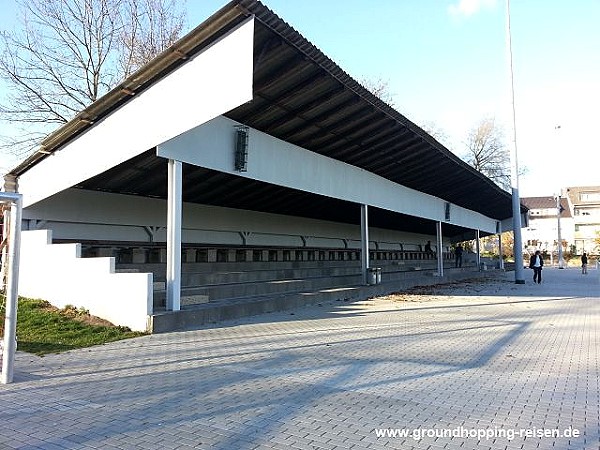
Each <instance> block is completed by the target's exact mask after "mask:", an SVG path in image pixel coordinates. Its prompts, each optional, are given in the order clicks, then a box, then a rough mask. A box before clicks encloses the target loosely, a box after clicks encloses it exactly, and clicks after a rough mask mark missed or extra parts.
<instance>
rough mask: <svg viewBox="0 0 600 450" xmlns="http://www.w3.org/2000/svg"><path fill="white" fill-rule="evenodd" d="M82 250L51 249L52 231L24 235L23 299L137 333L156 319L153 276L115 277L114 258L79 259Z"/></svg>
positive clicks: (63, 246)
mask: <svg viewBox="0 0 600 450" xmlns="http://www.w3.org/2000/svg"><path fill="white" fill-rule="evenodd" d="M80 256H81V246H80V245H79V244H52V232H51V231H49V230H38V231H23V233H22V234H21V263H20V269H19V295H21V296H24V297H29V298H42V299H44V300H47V301H49V302H50V303H52V304H53V305H54V306H57V307H59V308H62V307H64V306H65V305H69V304H70V305H73V306H76V307H84V308H85V309H88V310H89V311H90V314H93V315H95V316H99V317H102V318H104V319H106V320H109V321H111V322H113V323H114V324H115V325H123V326H127V327H129V328H131V329H132V330H136V331H144V330H146V326H147V320H148V316H149V315H150V314H151V313H152V295H153V291H152V274H150V273H114V268H115V260H114V258H81V257H80Z"/></svg>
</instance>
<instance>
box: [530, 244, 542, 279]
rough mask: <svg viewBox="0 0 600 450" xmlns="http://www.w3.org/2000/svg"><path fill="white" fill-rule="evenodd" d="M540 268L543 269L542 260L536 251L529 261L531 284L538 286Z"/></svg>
mask: <svg viewBox="0 0 600 450" xmlns="http://www.w3.org/2000/svg"><path fill="white" fill-rule="evenodd" d="M542 267H544V258H542V255H540V251H539V250H536V251H535V254H534V255H532V256H531V258H530V259H529V268H530V269H533V282H534V283H537V284H540V283H541V282H542Z"/></svg>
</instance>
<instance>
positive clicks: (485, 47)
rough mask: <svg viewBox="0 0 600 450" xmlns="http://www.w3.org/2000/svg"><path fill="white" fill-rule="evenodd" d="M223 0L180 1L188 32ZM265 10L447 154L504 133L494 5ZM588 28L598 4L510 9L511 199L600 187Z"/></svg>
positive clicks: (277, 5) (500, 15)
mask: <svg viewBox="0 0 600 450" xmlns="http://www.w3.org/2000/svg"><path fill="white" fill-rule="evenodd" d="M226 3H227V2H226V1H224V0H187V10H188V22H189V28H190V29H191V28H193V27H194V26H196V25H197V24H199V23H201V22H202V21H203V20H204V19H206V18H207V17H208V16H209V15H210V14H212V13H213V12H215V11H217V10H218V9H219V8H220V7H222V6H224V5H225V4H226ZM264 3H265V4H266V5H267V6H268V7H269V8H270V9H272V10H273V11H274V12H275V13H276V14H278V15H279V16H280V17H282V18H283V19H284V20H285V21H286V22H288V23H289V24H290V25H291V26H293V27H294V28H295V29H296V30H298V31H299V32H300V33H301V34H303V35H304V36H305V37H306V38H307V39H308V40H309V41H311V42H312V43H313V44H314V45H316V46H317V47H318V48H319V49H321V50H322V51H323V52H324V53H325V54H326V55H327V56H329V57H330V58H331V59H333V60H334V61H335V62H336V63H337V64H339V65H340V66H341V67H342V68H343V69H344V70H345V71H347V72H348V73H349V74H350V75H351V76H353V77H355V78H359V79H360V78H363V77H366V78H370V79H378V78H380V79H383V80H385V81H387V82H388V83H389V86H390V91H391V93H392V94H393V95H394V101H395V106H396V108H397V109H398V110H399V111H400V112H401V113H402V114H404V115H405V116H406V117H408V118H409V119H411V120H412V121H414V122H416V123H418V124H426V123H429V124H434V125H435V126H436V127H437V128H439V129H442V130H443V131H444V132H445V134H446V135H447V143H448V146H449V148H450V150H452V151H454V152H455V153H456V154H459V155H461V154H463V153H464V141H465V140H466V137H467V134H468V132H469V130H471V129H472V128H473V127H474V126H475V125H476V124H477V123H478V122H479V121H480V120H481V119H483V118H486V117H494V118H495V119H496V121H497V122H499V123H500V124H503V125H504V126H505V128H506V127H507V126H508V125H506V124H507V118H508V117H509V116H508V115H507V111H508V108H509V100H508V68H507V56H506V32H505V27H506V20H505V19H506V15H505V12H506V6H505V5H506V4H505V0H373V1H371V2H365V1H364V0H360V1H359V0H319V1H317V0H301V1H300V0H265V1H264ZM0 5H1V6H0V28H6V27H12V26H14V23H13V22H12V20H11V19H12V18H13V17H14V15H15V7H14V0H0ZM599 23H600V0H575V1H560V2H559V1H556V0H513V1H512V2H511V24H512V42H513V61H514V77H515V104H516V118H517V148H518V158H519V164H520V166H521V168H524V169H525V170H526V173H525V174H524V175H522V176H521V177H520V192H521V196H536V195H552V194H554V193H556V192H558V190H559V189H560V188H563V187H566V186H575V185H589V184H600V174H599V173H598V172H599V170H598V167H599V166H600V164H599V158H598V154H599V153H600V152H599V150H600V145H599V144H598V138H597V136H598V133H597V131H596V129H597V127H598V125H597V123H598V121H599V119H600V117H599V113H598V109H599V108H600V106H599V105H600V26H598V24H599ZM1 95H2V91H1V88H0V96H1ZM558 125H560V129H556V127H557V126H558ZM506 131H507V133H506V134H507V135H508V134H509V133H508V131H509V129H506Z"/></svg>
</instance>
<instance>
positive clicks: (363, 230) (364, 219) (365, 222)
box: [360, 205, 369, 284]
mask: <svg viewBox="0 0 600 450" xmlns="http://www.w3.org/2000/svg"><path fill="white" fill-rule="evenodd" d="M360 250H361V251H360V266H361V269H362V274H363V284H368V271H369V209H368V206H367V205H360Z"/></svg>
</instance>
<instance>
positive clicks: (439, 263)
mask: <svg viewBox="0 0 600 450" xmlns="http://www.w3.org/2000/svg"><path fill="white" fill-rule="evenodd" d="M435 229H436V234H437V252H436V253H437V266H438V276H440V277H443V276H444V255H443V254H442V222H437V223H436V224H435Z"/></svg>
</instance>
